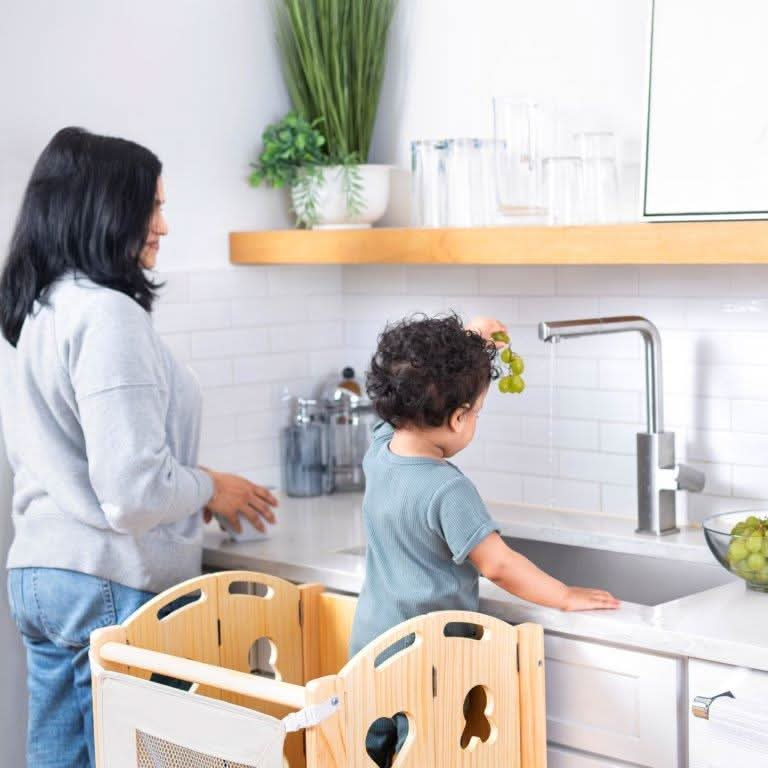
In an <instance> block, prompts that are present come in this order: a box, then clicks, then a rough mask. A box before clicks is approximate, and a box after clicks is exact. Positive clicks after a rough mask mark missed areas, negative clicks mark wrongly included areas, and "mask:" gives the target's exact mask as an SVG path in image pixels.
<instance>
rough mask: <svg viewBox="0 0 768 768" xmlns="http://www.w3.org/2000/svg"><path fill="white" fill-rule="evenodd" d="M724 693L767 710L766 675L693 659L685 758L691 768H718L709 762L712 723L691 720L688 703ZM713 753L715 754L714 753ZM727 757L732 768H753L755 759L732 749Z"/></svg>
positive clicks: (735, 748)
mask: <svg viewBox="0 0 768 768" xmlns="http://www.w3.org/2000/svg"><path fill="white" fill-rule="evenodd" d="M725 691H731V693H733V695H734V696H735V697H736V699H737V700H738V699H739V698H744V699H749V700H752V701H762V702H766V707H768V672H760V671H758V670H754V669H747V668H746V667H733V666H730V665H729V664H715V663H714V662H710V661H698V660H696V659H691V660H690V661H689V662H688V757H689V762H690V766H691V768H720V766H716V765H715V763H714V762H713V760H714V759H716V758H713V757H712V754H713V750H712V745H711V743H710V734H711V730H712V723H710V722H709V721H708V720H702V719H701V718H699V717H694V716H693V714H692V713H691V709H690V707H691V702H692V701H693V699H694V697H695V696H707V697H711V696H716V695H717V694H718V693H724V692H725ZM714 706H715V707H716V706H717V705H716V704H715V705H714ZM714 753H715V754H717V753H718V751H717V750H714ZM728 757H729V760H730V761H731V765H733V766H737V765H738V766H742V767H743V768H751V767H752V766H753V765H755V759H756V758H755V755H754V754H746V752H744V750H743V749H740V748H739V747H738V746H736V745H734V746H733V747H731V748H729V754H728ZM759 759H760V758H757V760H759Z"/></svg>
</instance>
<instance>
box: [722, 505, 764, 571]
mask: <svg viewBox="0 0 768 768" xmlns="http://www.w3.org/2000/svg"><path fill="white" fill-rule="evenodd" d="M726 557H727V558H728V563H729V564H730V566H731V570H732V571H733V572H734V573H735V574H738V575H739V576H741V577H742V578H743V579H748V580H749V581H754V582H756V583H757V584H768V517H764V518H763V519H762V520H761V519H760V518H758V517H755V516H754V515H752V516H750V517H748V518H747V519H746V520H743V521H742V522H740V523H736V525H734V526H733V529H732V530H731V543H730V544H729V545H728V554H727V555H726Z"/></svg>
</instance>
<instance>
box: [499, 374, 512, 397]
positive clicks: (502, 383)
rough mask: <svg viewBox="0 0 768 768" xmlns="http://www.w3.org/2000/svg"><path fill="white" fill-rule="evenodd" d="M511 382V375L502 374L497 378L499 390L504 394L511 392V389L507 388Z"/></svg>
mask: <svg viewBox="0 0 768 768" xmlns="http://www.w3.org/2000/svg"><path fill="white" fill-rule="evenodd" d="M511 383H512V377H511V376H502V377H501V378H500V379H499V392H503V393H504V394H505V395H506V394H508V393H509V392H511V391H512V390H511V389H510V388H509V386H510V384H511Z"/></svg>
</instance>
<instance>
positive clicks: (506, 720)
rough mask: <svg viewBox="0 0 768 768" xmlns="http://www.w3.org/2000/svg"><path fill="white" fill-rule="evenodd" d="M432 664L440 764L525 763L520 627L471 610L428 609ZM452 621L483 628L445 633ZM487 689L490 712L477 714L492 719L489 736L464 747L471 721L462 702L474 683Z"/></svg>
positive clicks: (510, 766)
mask: <svg viewBox="0 0 768 768" xmlns="http://www.w3.org/2000/svg"><path fill="white" fill-rule="evenodd" d="M429 621H430V625H431V629H432V632H431V634H432V639H431V643H432V649H433V654H434V656H433V664H434V666H435V670H436V682H437V686H436V687H437V695H436V696H435V702H434V705H435V710H434V718H435V750H436V754H435V765H440V766H444V767H445V768H470V767H471V768H518V766H520V713H519V710H518V707H519V690H518V679H517V664H516V651H517V630H516V629H515V628H514V627H513V626H511V625H509V624H507V623H505V622H503V621H500V620H499V619H495V618H493V617H491V616H486V615H484V614H480V613H468V612H466V611H441V612H439V613H431V614H429ZM450 622H460V623H471V624H476V625H478V626H480V627H482V628H483V636H482V638H481V639H479V640H476V639H471V638H466V637H445V636H444V633H443V630H444V627H445V626H446V624H448V623H450ZM479 685H480V686H483V687H484V688H485V689H486V696H487V704H486V709H485V712H484V713H483V712H473V713H472V714H473V715H474V716H475V720H478V719H480V720H482V719H483V718H486V719H487V720H488V721H490V724H491V735H490V738H488V740H487V741H485V742H482V741H479V740H477V741H475V742H474V744H472V742H470V744H469V745H468V746H467V748H466V749H465V748H462V746H461V737H462V733H463V731H464V728H465V725H466V722H467V721H466V719H465V716H464V711H463V705H464V699H465V698H466V696H467V694H468V693H469V691H470V690H471V689H472V688H474V687H475V686H479Z"/></svg>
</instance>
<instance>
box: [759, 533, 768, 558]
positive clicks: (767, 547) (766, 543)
mask: <svg viewBox="0 0 768 768" xmlns="http://www.w3.org/2000/svg"><path fill="white" fill-rule="evenodd" d="M760 552H761V554H762V555H763V556H764V557H768V537H763V548H762V550H760Z"/></svg>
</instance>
